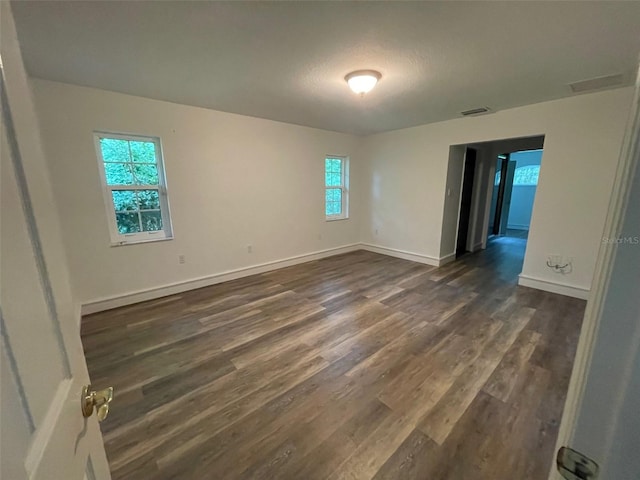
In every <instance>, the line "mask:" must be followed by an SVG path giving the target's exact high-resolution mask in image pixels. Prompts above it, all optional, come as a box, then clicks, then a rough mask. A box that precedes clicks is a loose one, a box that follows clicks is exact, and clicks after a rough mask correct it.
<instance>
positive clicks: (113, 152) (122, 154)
mask: <svg viewBox="0 0 640 480" xmlns="http://www.w3.org/2000/svg"><path fill="white" fill-rule="evenodd" d="M100 149H101V150H102V158H103V159H104V161H105V162H129V161H131V159H130V157H129V142H128V141H127V140H118V139H116V138H101V139H100Z"/></svg>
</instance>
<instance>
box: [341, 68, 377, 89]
mask: <svg viewBox="0 0 640 480" xmlns="http://www.w3.org/2000/svg"><path fill="white" fill-rule="evenodd" d="M380 77H382V75H380V72H376V71H375V70H357V71H355V72H351V73H350V74H348V75H347V76H346V77H344V79H345V80H346V81H347V83H348V84H349V88H351V90H353V91H354V93H357V94H359V95H364V94H365V93H367V92H370V91H371V89H372V88H373V87H375V86H376V83H378V80H380Z"/></svg>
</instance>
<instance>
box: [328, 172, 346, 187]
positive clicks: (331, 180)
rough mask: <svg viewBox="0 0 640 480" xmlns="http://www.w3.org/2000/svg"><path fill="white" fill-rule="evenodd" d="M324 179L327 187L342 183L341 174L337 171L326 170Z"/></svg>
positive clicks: (337, 185)
mask: <svg viewBox="0 0 640 480" xmlns="http://www.w3.org/2000/svg"><path fill="white" fill-rule="evenodd" d="M324 179H325V185H326V186H327V187H339V186H341V185H342V175H340V174H339V173H331V172H327V173H325V174H324Z"/></svg>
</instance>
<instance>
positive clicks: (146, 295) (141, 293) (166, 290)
mask: <svg viewBox="0 0 640 480" xmlns="http://www.w3.org/2000/svg"><path fill="white" fill-rule="evenodd" d="M361 248H362V247H361V244H359V243H354V244H351V245H343V246H341V247H335V248H329V249H327V250H319V251H317V252H312V253H306V254H303V255H296V256H294V257H289V258H285V259H282V260H275V261H272V262H266V263H261V264H259V265H252V266H250V267H243V268H238V269H235V270H228V271H226V272H221V273H216V274H213V275H208V276H206V277H199V278H193V279H190V280H184V281H181V282H176V283H171V284H167V285H160V286H158V287H153V288H147V289H143V290H137V291H135V292H129V293H125V294H124V295H114V296H111V297H105V298H101V299H97V300H93V301H90V302H88V303H85V304H83V305H82V307H81V313H82V315H89V314H91V313H96V312H102V311H104V310H110V309H112V308H118V307H123V306H125V305H131V304H134V303H139V302H145V301H147V300H154V299H156V298H161V297H166V296H168V295H174V294H176V293H182V292H186V291H187V290H195V289H196V288H202V287H208V286H210V285H215V284H216V283H222V282H227V281H229V280H235V279H237V278H242V277H248V276H250V275H256V274H258V273H264V272H269V271H271V270H277V269H279V268H284V267H290V266H292V265H298V264H300V263H306V262H311V261H313V260H319V259H321V258H325V257H331V256H334V255H340V254H341V253H348V252H353V251H356V250H360V249H361Z"/></svg>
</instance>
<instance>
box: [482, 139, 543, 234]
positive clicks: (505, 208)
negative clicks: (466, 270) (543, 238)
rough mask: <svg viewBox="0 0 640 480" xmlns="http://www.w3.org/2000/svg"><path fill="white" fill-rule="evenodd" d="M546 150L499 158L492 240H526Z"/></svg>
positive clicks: (494, 187) (492, 204)
mask: <svg viewBox="0 0 640 480" xmlns="http://www.w3.org/2000/svg"><path fill="white" fill-rule="evenodd" d="M541 161H542V149H535V150H521V151H515V152H507V153H501V154H499V155H497V159H496V169H495V176H494V178H493V193H492V199H491V210H490V218H489V231H488V236H489V238H491V237H493V236H496V237H497V236H508V237H515V238H523V239H526V238H527V237H528V233H529V227H530V224H531V215H532V212H533V203H534V200H535V194H536V189H537V185H538V177H539V174H540V165H541Z"/></svg>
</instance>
